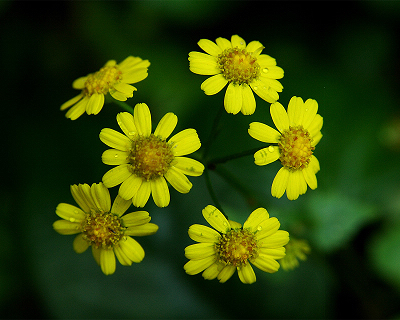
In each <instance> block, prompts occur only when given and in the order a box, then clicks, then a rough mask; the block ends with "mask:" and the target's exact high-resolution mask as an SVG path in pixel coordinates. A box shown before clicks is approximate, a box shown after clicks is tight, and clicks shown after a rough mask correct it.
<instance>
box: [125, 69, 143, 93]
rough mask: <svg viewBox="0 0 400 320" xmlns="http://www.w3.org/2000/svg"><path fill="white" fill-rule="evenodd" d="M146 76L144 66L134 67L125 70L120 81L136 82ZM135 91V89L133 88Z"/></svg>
mask: <svg viewBox="0 0 400 320" xmlns="http://www.w3.org/2000/svg"><path fill="white" fill-rule="evenodd" d="M147 76H148V70H147V67H146V68H134V69H132V70H129V71H127V72H126V73H124V74H123V75H122V81H123V82H125V83H137V82H140V81H142V80H144V79H146V78H147ZM134 91H136V90H134Z"/></svg>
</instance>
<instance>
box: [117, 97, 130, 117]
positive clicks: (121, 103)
mask: <svg viewBox="0 0 400 320" xmlns="http://www.w3.org/2000/svg"><path fill="white" fill-rule="evenodd" d="M114 103H116V104H117V105H119V106H120V107H121V108H122V109H124V110H125V111H128V112H130V113H131V114H133V108H132V107H131V106H130V105H129V104H127V103H126V102H124V101H118V100H114Z"/></svg>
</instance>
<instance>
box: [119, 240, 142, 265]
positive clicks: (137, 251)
mask: <svg viewBox="0 0 400 320" xmlns="http://www.w3.org/2000/svg"><path fill="white" fill-rule="evenodd" d="M119 246H120V248H121V250H122V251H123V252H124V253H125V255H126V256H127V257H128V258H129V259H130V260H132V261H133V262H135V263H139V262H141V261H142V260H143V258H144V250H143V248H142V246H141V245H140V244H139V242H137V241H136V240H135V239H132V238H131V237H129V236H128V237H125V240H121V241H120V242H119Z"/></svg>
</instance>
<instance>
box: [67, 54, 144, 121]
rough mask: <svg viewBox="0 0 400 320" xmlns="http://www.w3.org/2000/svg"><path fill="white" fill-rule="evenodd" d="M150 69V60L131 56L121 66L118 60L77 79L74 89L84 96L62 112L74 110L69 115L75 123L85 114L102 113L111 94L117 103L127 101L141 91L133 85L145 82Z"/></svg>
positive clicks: (72, 102)
mask: <svg viewBox="0 0 400 320" xmlns="http://www.w3.org/2000/svg"><path fill="white" fill-rule="evenodd" d="M149 66H150V62H149V61H148V60H142V59H141V58H139V57H132V56H129V57H128V58H126V59H125V60H124V61H122V62H121V63H119V64H117V63H116V61H115V60H109V61H107V63H106V64H105V65H104V67H103V68H101V69H100V70H99V71H97V72H95V73H91V74H88V75H87V76H86V77H81V78H78V79H76V80H75V81H74V82H73V83H72V87H73V88H74V89H78V90H82V91H81V93H80V94H79V95H77V96H76V97H74V98H72V99H70V100H68V101H67V102H65V103H64V104H63V105H62V106H61V108H60V109H61V110H65V109H67V108H69V107H71V109H69V110H68V112H67V113H66V114H65V116H66V117H67V118H70V119H71V120H75V119H77V118H79V117H80V116H81V115H82V114H83V113H84V112H85V111H86V113H87V114H98V113H99V112H100V111H101V109H102V108H103V105H104V98H105V96H106V95H107V93H109V94H110V95H111V97H113V98H114V99H115V100H118V101H126V100H127V98H132V97H133V91H136V90H137V89H136V88H135V87H134V86H131V85H130V84H131V83H136V82H139V81H142V80H143V79H145V78H146V77H147V69H148V67H149Z"/></svg>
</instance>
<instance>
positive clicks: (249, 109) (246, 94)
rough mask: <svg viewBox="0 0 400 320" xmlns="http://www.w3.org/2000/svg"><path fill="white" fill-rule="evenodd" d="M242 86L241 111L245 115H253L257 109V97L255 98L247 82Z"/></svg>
mask: <svg viewBox="0 0 400 320" xmlns="http://www.w3.org/2000/svg"><path fill="white" fill-rule="evenodd" d="M241 87H242V109H241V111H242V113H243V114H244V115H251V114H253V113H254V111H256V99H255V98H254V94H253V92H252V91H251V89H250V87H249V86H248V85H247V84H243V85H242V86H241Z"/></svg>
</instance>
